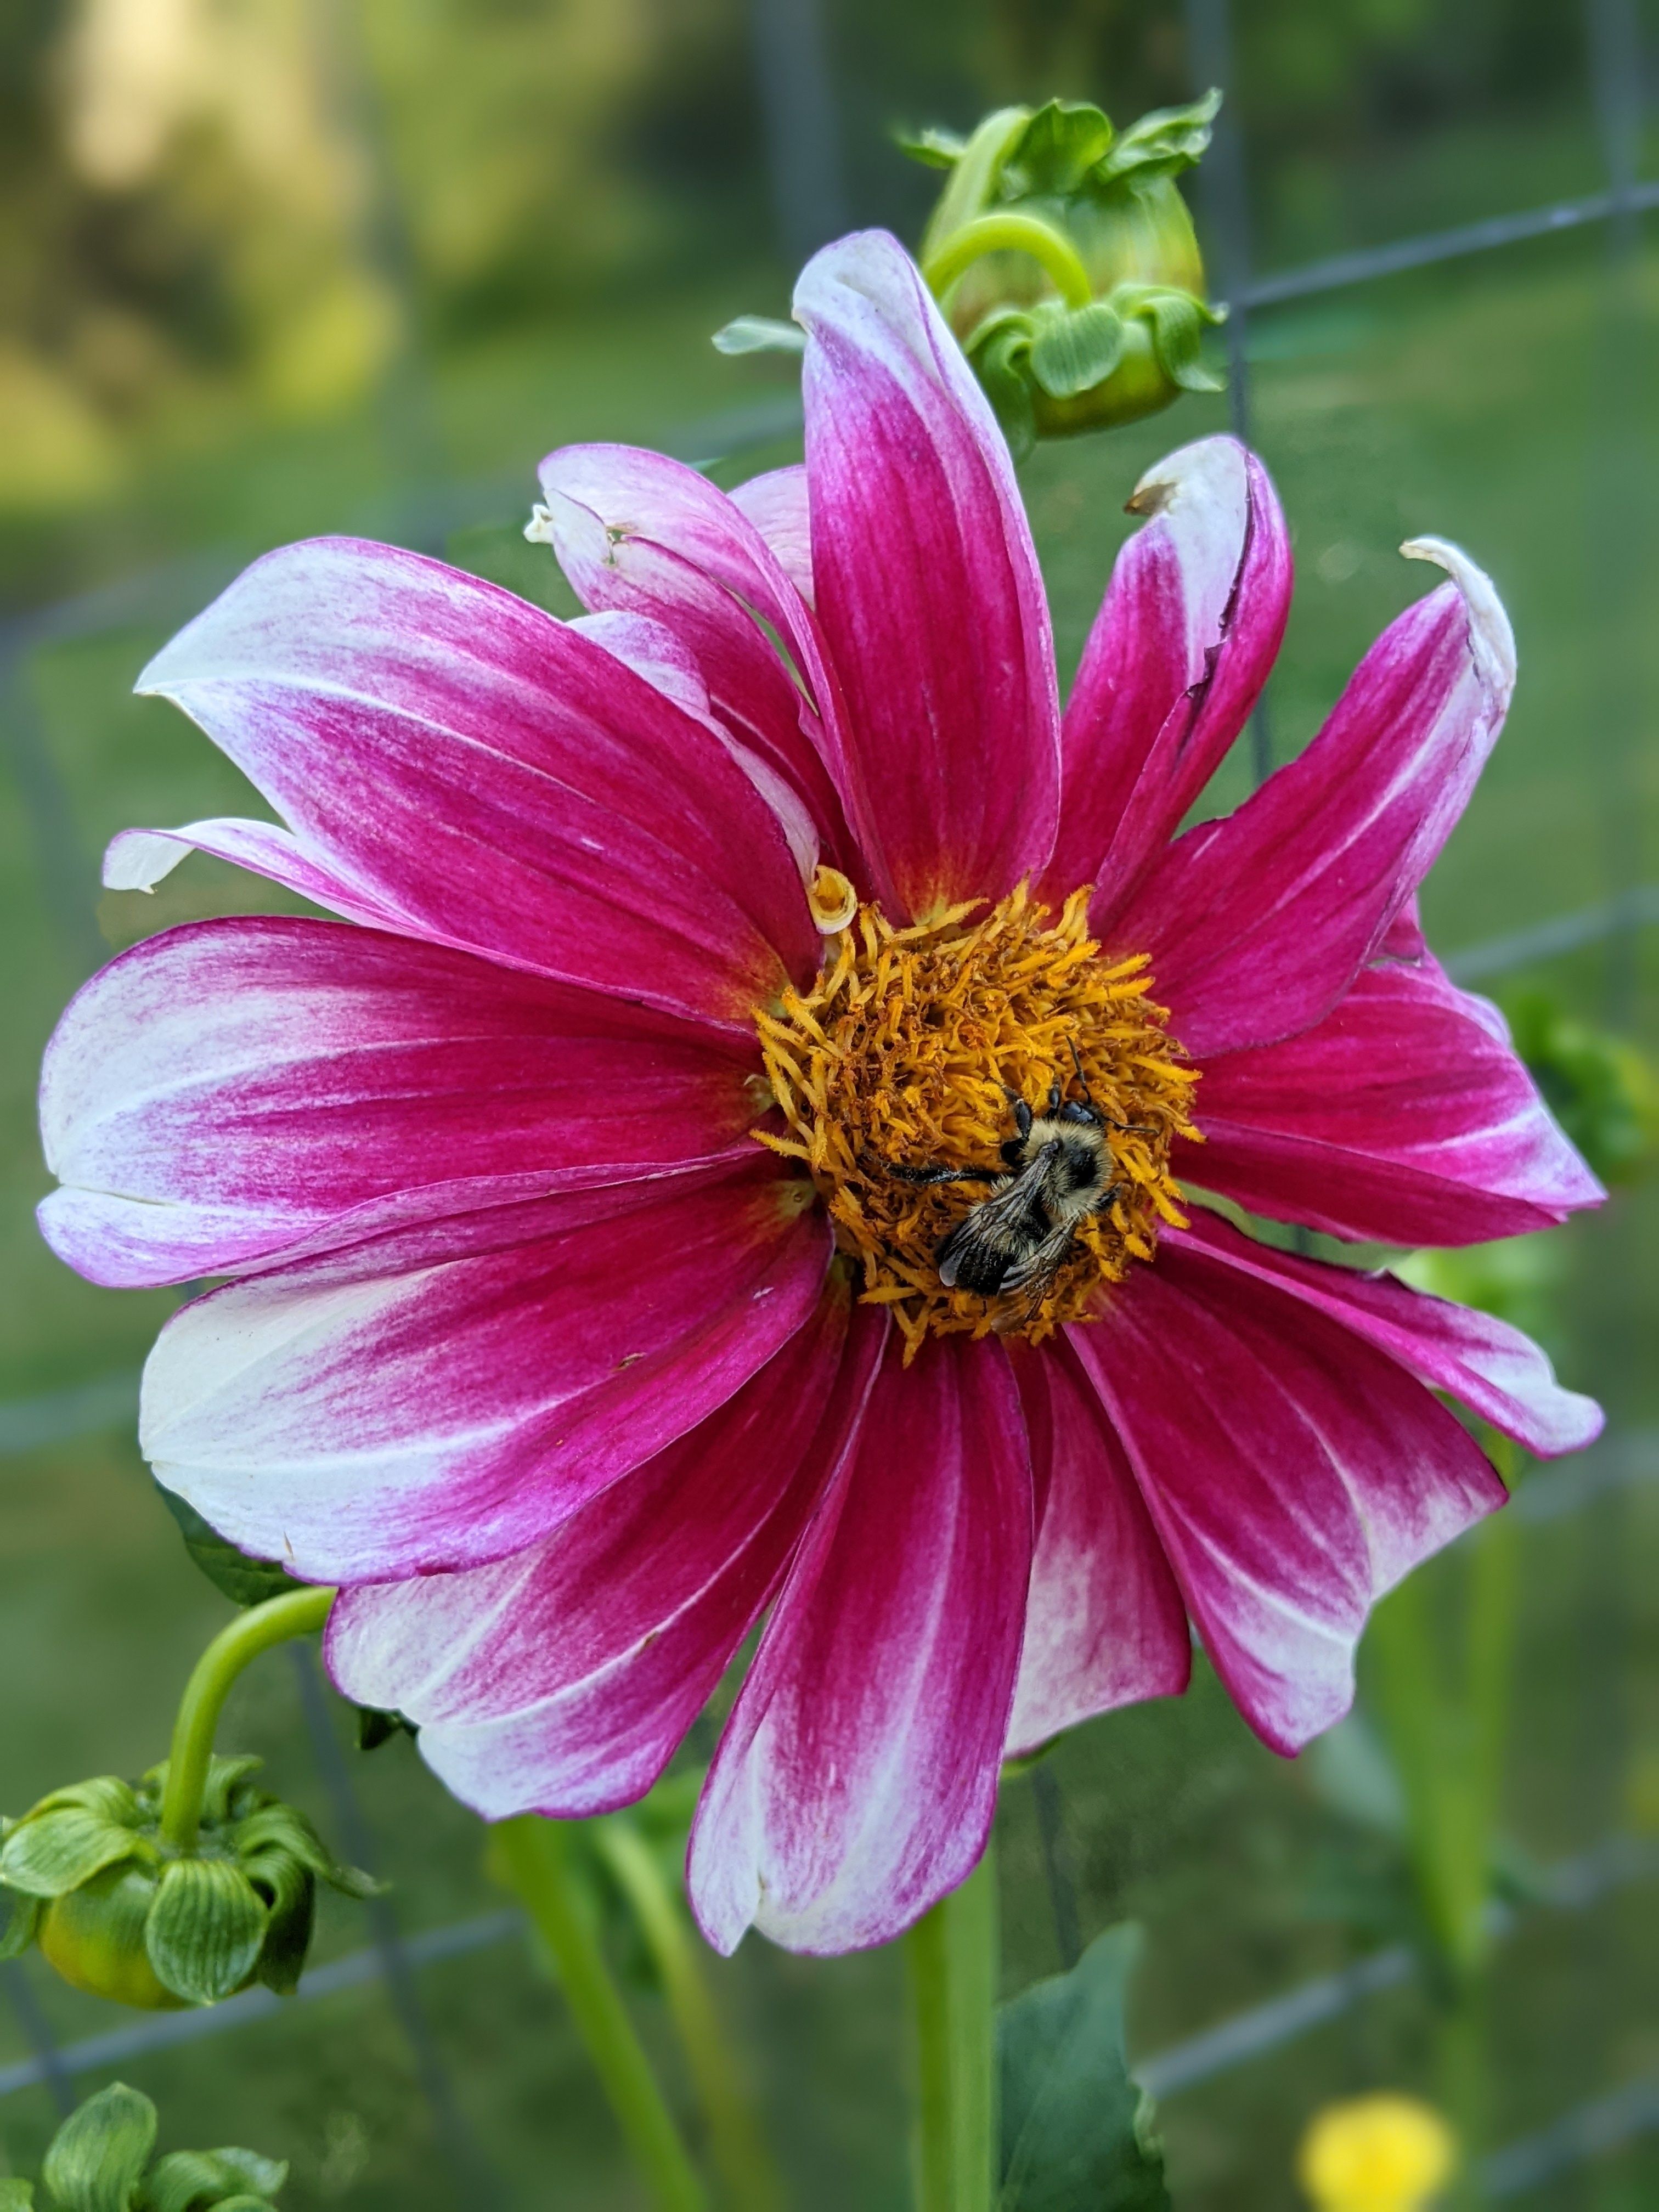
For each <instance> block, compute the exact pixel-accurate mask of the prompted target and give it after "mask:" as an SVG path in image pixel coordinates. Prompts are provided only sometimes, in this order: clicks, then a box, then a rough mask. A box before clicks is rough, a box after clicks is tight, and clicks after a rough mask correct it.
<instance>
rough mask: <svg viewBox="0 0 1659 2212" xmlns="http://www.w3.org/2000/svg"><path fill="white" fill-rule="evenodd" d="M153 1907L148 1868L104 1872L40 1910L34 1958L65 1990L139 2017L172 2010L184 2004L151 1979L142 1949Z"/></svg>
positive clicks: (135, 1865) (132, 1862)
mask: <svg viewBox="0 0 1659 2212" xmlns="http://www.w3.org/2000/svg"><path fill="white" fill-rule="evenodd" d="M154 1904H155V1869H154V1868H153V1867H150V1866H146V1865H143V1864H141V1863H139V1862H138V1861H137V1860H136V1859H133V1860H129V1861H128V1862H127V1863H125V1864H124V1865H121V1866H115V1867H106V1868H105V1869H104V1871H103V1873H102V1874H97V1875H94V1876H93V1878H92V1880H91V1881H88V1882H83V1883H82V1886H81V1887H80V1888H79V1889H72V1890H70V1893H69V1894H68V1895H67V1896H66V1897H58V1898H54V1899H52V1903H51V1904H50V1905H47V1906H46V1910H45V1911H43V1912H42V1914H41V1916H40V1922H39V1924H38V1925H37V1927H36V1929H35V1941H36V1942H37V1943H38V1944H39V1945H40V1955H41V1956H42V1958H44V1959H45V1960H46V1963H47V1965H48V1966H51V1967H52V1971H53V1972H54V1973H56V1974H58V1975H61V1977H62V1978H63V1979H64V1981H66V1982H67V1983H68V1984H70V1988H71V1989H76V1990H86V1991H87V1992H88V1994H89V1995H90V1996H99V1997H106V1998H108V1999H109V2000H110V2002H112V2003H114V2004H125V2005H132V2006H134V2007H135V2008H137V2009H138V2010H140V2011H143V2012H161V2011H167V2010H169V2009H171V2008H175V2007H177V2006H178V2005H179V2004H181V2003H182V2002H184V2000H183V1999H182V1998H181V1997H180V1996H179V1994H178V1992H177V1991H176V1990H170V1989H169V1988H168V1987H167V1984H166V1983H165V1982H162V1981H160V1980H158V1979H157V1978H156V1973H155V1968H154V1967H153V1966H151V1965H150V1962H149V1951H148V1950H147V1949H146V1948H145V1944H144V1931H145V1929H146V1928H147V1926H148V1924H149V1912H150V1907H151V1905H154Z"/></svg>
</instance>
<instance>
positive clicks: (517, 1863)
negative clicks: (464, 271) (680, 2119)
mask: <svg viewBox="0 0 1659 2212" xmlns="http://www.w3.org/2000/svg"><path fill="white" fill-rule="evenodd" d="M495 1836H496V1839H497V1842H498V1844H499V1845H500V1849H501V1857H502V1861H503V1863H504V1865H505V1867H506V1869H507V1875H508V1877H509V1879H510V1880H511V1881H512V1884H513V1888H514V1889H515V1890H517V1892H518V1893H519V1895H520V1897H521V1898H522V1899H523V1900H524V1902H525V1905H526V1908H527V1909H528V1911H529V1913H530V1917H531V1918H532V1920H533V1921H534V1922H535V1923H536V1926H537V1929H538V1932H539V1933H540V1935H541V1937H542V1940H543V1941H544V1942H545V1944H546V1945H547V1948H548V1949H549V1950H550V1952H551V1953H552V1954H553V1960H554V1963H555V1965H556V1966H557V1967H558V1970H559V1980H560V1984H561V1985H562V1988H563V1990H564V1994H565V2001H566V2002H567V2003H568V2005H569V2007H570V2010H571V2014H572V2016H573V2017H574V2021H575V2022H576V2026H577V2027H578V2029H579V2030H580V2034H581V2039H582V2041H583V2042H584V2043H585V2044H586V2046H587V2055H588V2057H590V2058H591V2059H592V2061H593V2064H594V2068H595V2069H596V2071H597V2072H598V2074H599V2079H600V2081H603V2083H604V2084H605V2094H606V2096H607V2097H608V2098H609V2099H610V2100H611V2110H612V2111H613V2112H615V2113H616V2115H617V2120H618V2121H619V2122H620V2124H621V2126H622V2130H623V2135H624V2136H626V2137H627V2138H628V2146H629V2149H630V2150H631V2151H632V2153H633V2154H634V2156H635V2160H637V2162H638V2164H639V2167H640V2171H641V2173H642V2174H643V2175H644V2176H645V2179H646V2181H647V2185H648V2186H649V2188H650V2191H651V2194H652V2196H653V2198H654V2199H655V2201H656V2203H658V2204H659V2206H660V2207H662V2208H663V2212H705V2207H706V2206H707V2203H708V2198H707V2197H706V2195H705V2193H704V2191H703V2185H702V2182H701V2181H700V2180H699V2179H698V2178H697V2173H696V2168H695V2167H694V2166H693V2165H692V2163H691V2160H690V2157H689V2155H688V2154H687V2152H686V2148H685V2145H684V2143H683V2142H681V2140H680V2134H679V2130H678V2128H677V2127H676V2126H675V2124H674V2120H673V2116H672V2114H671V2112H669V2109H668V2107H667V2106H666V2105H665V2103H664V2101H663V2095H662V2091H661V2090H660V2089H659V2087H658V2086H657V2080H656V2076H655V2075H653V2073H652V2071H651V2062H650V2060H649V2059H648V2058H647V2057H646V2055H645V2051H644V2050H643V2048H642V2047H641V2043H640V2039H639V2038H638V2036H637V2035H635V2033H634V2025H633V2022H632V2021H630V2020H629V2017H628V2013H627V2009H626V2008H625V2007H624V2005H623V2001H622V1999H621V1997H620V1996H618V1995H617V1985H616V1984H615V1982H614V1981H612V1979H611V1972H610V1969H609V1968H608V1967H607V1966H606V1965H605V1954H604V1953H603V1952H602V1951H601V1950H600V1948H599V1941H598V1938H597V1937H596V1936H595V1935H594V1933H593V1930H592V1928H590V1927H589V1925H588V1923H587V1922H586V1919H585V1918H584V1917H583V1916H582V1912H581V1910H580V1905H579V1904H578V1902H577V1899H576V1896H575V1893H574V1889H573V1888H572V1887H571V1882H570V1875H569V1869H568V1865H567V1863H566V1858H565V1853H566V1850H567V1844H566V1840H565V1836H564V1832H563V1828H562V1824H561V1823H560V1822H559V1821H557V1820H543V1819H542V1818H541V1817H540V1815H539V1814H535V1813H525V1814H520V1816H519V1817H518V1818H517V1819H516V1820H503V1821H502V1822H501V1824H500V1826H498V1827H497V1828H496V1830H495Z"/></svg>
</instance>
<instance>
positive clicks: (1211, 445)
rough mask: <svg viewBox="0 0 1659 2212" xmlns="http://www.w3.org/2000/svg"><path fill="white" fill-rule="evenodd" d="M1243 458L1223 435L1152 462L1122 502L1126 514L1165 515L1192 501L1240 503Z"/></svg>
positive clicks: (1234, 440)
mask: <svg viewBox="0 0 1659 2212" xmlns="http://www.w3.org/2000/svg"><path fill="white" fill-rule="evenodd" d="M1246 459H1247V456H1246V454H1245V451H1244V448H1243V446H1241V445H1240V444H1239V442H1238V441H1237V438H1232V437H1229V436H1228V435H1226V433H1225V431H1223V432H1219V433H1218V434H1217V435H1215V436H1213V437H1210V438H1196V439H1194V441H1193V443H1192V444H1191V445H1190V446H1179V447H1176V451H1175V452H1174V453H1166V454H1165V455H1164V459H1162V460H1161V461H1156V462H1154V463H1153V465H1152V467H1151V468H1150V469H1148V470H1147V471H1146V475H1145V476H1144V477H1142V478H1141V479H1140V482H1139V483H1138V484H1137V485H1136V486H1135V488H1134V489H1133V491H1132V492H1131V493H1130V495H1129V496H1128V498H1127V501H1125V502H1124V504H1125V508H1126V511H1127V513H1130V514H1141V515H1153V514H1167V513H1169V512H1170V509H1171V508H1172V507H1176V505H1185V504H1186V503H1187V502H1188V501H1191V500H1194V499H1210V500H1218V501H1243V496H1244V477H1245V464H1246Z"/></svg>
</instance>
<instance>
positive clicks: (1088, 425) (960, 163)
mask: <svg viewBox="0 0 1659 2212" xmlns="http://www.w3.org/2000/svg"><path fill="white" fill-rule="evenodd" d="M1219 101H1220V95H1219V94H1218V93H1211V94H1209V95H1208V96H1207V97H1206V99H1204V100H1199V101H1198V102H1196V103H1195V104H1194V106H1191V107H1184V108H1166V109H1161V110H1159V111H1158V112H1156V113H1153V114H1151V115H1143V116H1142V117H1141V118H1140V120H1139V122H1138V123H1136V124H1133V125H1131V126H1130V127H1129V128H1128V129H1127V131H1122V132H1121V133H1119V132H1117V131H1114V130H1113V128H1112V125H1111V123H1110V122H1109V119H1108V118H1107V117H1106V116H1105V115H1103V113H1102V112H1101V110H1100V109H1099V108H1097V107H1091V106H1085V105H1080V104H1075V103H1073V102H1070V101H1066V100H1050V101H1049V102H1048V106H1046V107H1040V108H1038V109H1036V111H1035V112H1034V111H1033V110H1031V109H1030V108H1028V107H1005V108H1001V109H999V110H998V112H996V113H995V114H994V115H989V116H987V118H985V120H984V122H982V123H981V125H980V126H979V128H978V129H977V130H976V131H975V132H974V134H973V136H972V137H970V138H968V139H965V140H963V139H956V138H952V137H948V136H947V135H945V133H942V132H929V133H927V135H926V136H925V137H922V138H921V139H920V140H917V141H915V142H914V143H911V144H910V145H909V147H908V151H910V152H911V153H913V154H915V155H916V156H917V157H918V158H919V159H921V160H922V161H928V162H930V163H932V164H933V166H934V167H940V168H946V169H948V170H949V171H950V172H951V176H950V181H949V183H948V184H947V185H945V190H944V191H943V192H942V193H941V194H940V196H939V204H938V206H937V207H936V208H935V209H934V210H933V216H932V218H931V220H930V221H929V222H928V225H927V232H926V234H925V235H924V237H923V239H922V244H921V267H922V272H923V274H924V275H925V276H926V277H927V282H928V284H929V286H930V287H931V289H933V293H934V295H936V297H937V298H938V299H939V302H940V304H941V306H942V307H944V308H945V313H946V314H947V316H948V318H949V319H950V323H951V328H952V329H953V330H954V331H955V332H956V334H957V337H958V338H959V339H960V340H961V342H962V345H963V349H964V351H965V352H966V353H967V355H968V357H969V361H970V362H972V363H973V365H974V368H975V373H976V374H977V375H978V377H979V380H980V381H981V384H982V385H983V386H984V387H985V391H986V393H987V397H988V398H989V399H990V401H991V404H992V405H993V407H994V409H995V410H996V412H997V416H998V418H999V420H1000V422H1001V423H1002V426H1003V428H1004V430H1005V431H1006V434H1007V436H1008V439H1009V442H1010V444H1011V445H1012V446H1013V447H1014V448H1015V450H1016V451H1017V452H1018V451H1023V450H1024V449H1027V448H1029V447H1030V445H1031V443H1032V442H1033V441H1034V440H1036V439H1037V438H1044V437H1056V436H1060V435H1066V433H1068V432H1072V431H1076V430H1089V429H1096V428H1106V427H1108V426H1109V425H1111V424H1114V423H1118V422H1133V421H1134V420H1135V419H1136V418H1137V417H1138V416H1142V415H1150V414H1152V413H1154V412H1155V411H1156V410H1158V408H1160V407H1167V406H1168V405H1169V404H1170V401H1171V400H1173V399H1174V398H1176V395H1177V393H1179V392H1183V391H1186V392H1213V391H1215V390H1217V389H1218V384H1217V380H1216V379H1215V378H1214V377H1213V376H1212V375H1211V374H1210V373H1209V371H1208V370H1207V369H1206V368H1205V367H1204V365H1203V362H1202V361H1201V359H1200V343H1201V340H1202V337H1203V332H1204V330H1205V327H1206V325H1209V324H1212V323H1215V322H1218V320H1219V319H1220V318H1219V316H1218V314H1217V313H1214V312H1213V311H1212V309H1211V308H1209V307H1206V305H1205V301H1204V266H1203V263H1202V261H1201V259H1200V256H1199V251H1198V241H1197V240H1196V238H1195V237H1194V234H1193V225H1192V218H1191V216H1189V215H1188V212H1187V207H1186V203H1185V202H1184V201H1183V200H1182V197H1181V194H1180V191H1178V190H1177V188H1176V182H1175V179H1176V177H1177V175H1179V173H1181V171H1182V170H1183V169H1186V168H1189V167H1191V166H1192V165H1193V164H1194V162H1195V161H1197V160H1198V158H1199V156H1200V155H1201V154H1202V152H1203V151H1204V149H1205V147H1206V145H1207V144H1208V143H1209V137H1210V124H1211V121H1212V118H1213V117H1214V114H1215V112H1216V109H1217V107H1218V105H1219Z"/></svg>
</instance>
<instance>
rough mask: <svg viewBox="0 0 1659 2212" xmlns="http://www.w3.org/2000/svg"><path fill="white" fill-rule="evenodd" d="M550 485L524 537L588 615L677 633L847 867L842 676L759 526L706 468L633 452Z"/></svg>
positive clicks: (568, 451)
mask: <svg viewBox="0 0 1659 2212" xmlns="http://www.w3.org/2000/svg"><path fill="white" fill-rule="evenodd" d="M541 483H542V489H543V492H544V495H545V497H546V500H547V505H546V506H545V507H538V509H537V511H536V515H535V519H534V520H533V521H532V524H531V526H530V528H529V531H528V532H526V535H528V536H530V537H532V538H538V539H539V540H542V541H544V542H545V543H546V544H550V546H551V547H552V549H553V550H554V553H555V555H556V556H557V559H558V562H559V566H560V567H561V568H562V569H563V571H564V573H565V575H566V577H567V579H568V581H569V584H570V586H571V589H572V590H573V591H574V592H575V594H576V596H577V598H578V599H580V601H581V602H582V605H584V606H585V607H586V608H588V609H589V610H590V611H592V612H595V613H599V612H617V613H623V614H635V615H641V616H645V617H649V618H650V619H652V620H653V621H657V622H660V623H664V624H665V626H666V627H667V628H668V629H671V631H672V632H673V633H674V635H676V636H677V637H678V639H679V640H680V641H682V643H683V644H684V646H685V647H687V648H688V649H689V651H690V653H691V654H692V656H693V658H694V659H696V664H697V666H698V668H699V669H700V670H701V671H702V677H703V681H704V683H705V684H706V685H707V687H708V696H709V699H710V701H711V702H712V703H713V706H714V711H715V712H716V714H719V715H720V718H721V720H723V721H724V722H725V723H726V725H727V726H728V727H729V728H730V729H731V731H732V734H733V736H735V737H736V738H738V740H739V741H740V742H741V743H742V744H745V745H747V746H749V747H750V750H752V751H754V752H757V753H758V754H759V755H760V756H761V757H762V758H763V760H765V761H767V762H768V763H769V765H770V766H771V767H772V768H773V769H775V770H776V771H777V773H778V774H779V775H781V776H782V777H783V778H784V779H785V781H787V783H788V784H789V785H790V786H791V787H792V788H793V790H794V791H795V792H796V793H798V794H799V797H800V799H802V801H803V802H804V803H805V805H807V806H808V807H809V808H810V810H811V813H812V816H813V819H814V820H815V822H816V823H817V825H818V829H819V831H820V834H821V836H823V841H824V842H825V843H826V844H828V845H830V846H832V847H833V848H835V849H836V851H837V853H838V854H841V855H842V856H843V857H842V860H841V862H840V865H842V866H847V865H848V862H849V861H852V860H854V859H855V855H854V852H853V848H852V847H851V845H850V842H849V841H848V834H847V830H846V826H845V819H844V816H843V813H842V800H841V799H840V797H839V796H838V795H837V790H836V778H837V775H838V774H839V772H840V744H841V741H840V737H839V728H840V720H839V717H840V711H841V710H840V704H839V695H838V692H837V690H836V680H835V676H834V672H833V671H832V670H831V669H830V667H829V662H828V659H827V658H826V656H825V654H824V650H823V640H822V638H821V637H820V635H819V634H818V629H817V623H815V622H814V621H813V618H812V614H811V608H810V607H809V606H807V605H806V604H805V601H804V600H803V599H801V597H800V594H799V592H797V591H796V589H795V587H794V584H793V580H791V578H790V576H789V574H788V573H787V569H786V568H785V567H784V565H783V564H782V562H780V561H779V559H778V558H777V556H775V554H774V553H773V551H772V550H771V548H770V547H769V545H768V544H767V542H766V540H765V538H763V536H762V534H761V532H759V531H758V530H757V528H756V526H755V525H754V524H753V523H752V522H751V521H750V520H749V519H748V517H747V516H746V515H745V514H744V513H743V512H742V510H741V509H740V508H739V507H738V506H737V505H736V504H735V502H734V501H732V499H731V498H730V497H729V496H728V495H727V494H726V493H725V492H723V491H721V490H720V489H719V487H718V486H717V485H714V484H712V483H709V481H708V477H705V476H702V475H700V474H699V472H698V471H696V469H692V468H688V467H687V466H686V465H685V464H684V461H676V460H671V459H669V458H668V457H667V456H666V455H665V454H663V453H647V452H645V451H644V450H642V449H641V448H640V447H632V446H565V447H561V448H560V449H559V450H558V451H557V452H556V453H550V454H548V456H547V458H546V459H544V461H543V463H542V465H541ZM780 641H781V643H782V646H783V647H784V652H785V653H787V654H788V656H789V659H791V660H793V664H794V672H793V673H792V672H791V669H790V666H789V665H788V663H787V661H786V659H785V658H784V654H783V653H780V652H779V650H778V646H779V642H780ZM797 677H799V682H798V681H797V680H796V678H797Z"/></svg>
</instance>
